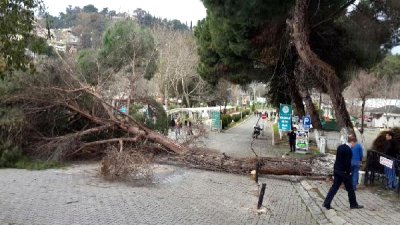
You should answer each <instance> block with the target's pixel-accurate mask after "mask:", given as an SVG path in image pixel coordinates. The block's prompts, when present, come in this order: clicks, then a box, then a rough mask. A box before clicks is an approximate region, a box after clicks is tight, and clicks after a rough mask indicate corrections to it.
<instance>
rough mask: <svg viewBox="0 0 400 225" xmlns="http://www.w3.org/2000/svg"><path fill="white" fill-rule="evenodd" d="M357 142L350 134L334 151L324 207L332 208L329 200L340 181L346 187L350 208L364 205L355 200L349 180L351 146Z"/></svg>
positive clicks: (333, 195)
mask: <svg viewBox="0 0 400 225" xmlns="http://www.w3.org/2000/svg"><path fill="white" fill-rule="evenodd" d="M356 143H357V139H356V137H355V136H354V135H350V136H349V137H348V139H347V143H346V144H342V145H339V147H338V148H337V151H336V161H335V164H334V166H333V184H332V187H331V189H329V192H328V194H327V196H326V198H325V201H324V204H323V205H322V206H323V207H325V208H326V209H332V207H331V202H332V200H333V197H335V195H336V193H337V191H338V190H339V187H340V185H341V184H342V183H344V186H345V187H346V191H347V193H348V196H349V203H350V208H351V209H361V208H364V206H362V205H359V204H358V203H357V200H356V194H355V192H354V189H353V184H352V182H351V180H352V179H351V157H352V152H351V148H352V147H354V146H355V145H356Z"/></svg>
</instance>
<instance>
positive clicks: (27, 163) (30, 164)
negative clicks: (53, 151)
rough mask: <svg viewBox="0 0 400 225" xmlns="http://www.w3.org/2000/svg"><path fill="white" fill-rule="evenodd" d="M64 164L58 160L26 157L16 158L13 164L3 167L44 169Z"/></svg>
mask: <svg viewBox="0 0 400 225" xmlns="http://www.w3.org/2000/svg"><path fill="white" fill-rule="evenodd" d="M65 166H66V165H65V164H63V163H60V162H47V161H33V160H30V159H28V158H22V159H20V160H18V161H17V162H16V163H15V164H14V165H11V166H8V167H3V168H16V169H27V170H46V169H55V168H63V167H65Z"/></svg>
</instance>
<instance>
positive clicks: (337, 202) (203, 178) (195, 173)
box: [0, 118, 400, 225]
mask: <svg viewBox="0 0 400 225" xmlns="http://www.w3.org/2000/svg"><path fill="white" fill-rule="evenodd" d="M254 119H255V118H249V120H248V123H243V126H239V127H236V128H233V129H232V130H228V131H227V132H225V133H222V134H220V135H219V134H213V136H212V137H211V138H210V139H209V142H207V143H208V144H218V145H219V146H220V147H218V148H217V149H218V150H220V151H224V152H227V154H228V155H229V154H230V155H233V156H242V157H247V156H252V153H251V152H250V151H249V149H246V147H247V148H248V144H249V143H250V142H249V140H250V138H249V136H250V135H251V129H250V128H251V127H252V125H251V124H252V123H254ZM246 124H247V125H246ZM249 129H250V132H249ZM240 134H242V136H246V135H247V136H246V137H243V139H240V136H241V135H240ZM218 137H223V138H221V139H219V140H220V141H218ZM248 139H249V140H248ZM268 139H269V138H268V133H266V134H265V139H263V138H262V137H261V138H260V139H258V140H256V141H260V143H258V144H259V146H260V147H262V145H264V144H266V145H267V148H265V149H266V150H268V149H273V148H272V147H271V145H270V141H269V140H268ZM221 140H222V141H221ZM221 143H223V144H221ZM282 151H285V150H283V149H280V150H276V152H275V150H270V151H264V152H262V155H263V156H265V155H272V156H274V155H275V156H279V155H281V154H282ZM97 171H99V164H98V163H92V164H76V165H72V166H70V167H68V168H66V169H50V170H45V171H28V170H18V169H1V170H0V225H6V224H7V225H11V224H19V225H25V224H27V225H28V224H29V225H30V224H38V225H39V224H44V225H46V224H51V225H53V224H55V225H58V224H60V225H63V224H68V225H69V224H151V225H153V224H155V225H156V224H216V225H220V224H221V225H223V224H257V225H262V224H284V225H296V224H299V225H300V224H304V225H309V224H346V225H349V224H371V225H372V224H379V225H383V224H391V225H393V224H400V204H399V202H400V197H399V196H397V195H396V194H394V195H387V196H382V195H380V194H377V193H376V192H375V191H371V190H370V189H367V188H360V189H359V190H358V191H357V198H358V201H359V203H360V204H362V205H364V206H365V208H364V209H359V210H350V208H349V205H348V200H347V193H346V191H345V190H343V189H340V190H339V192H338V193H337V195H336V196H335V198H334V200H333V202H332V207H334V208H335V210H325V209H324V208H322V201H323V199H324V197H325V196H326V193H327V191H328V189H329V188H330V186H331V183H330V182H326V181H315V180H303V181H301V182H298V178H297V177H287V176H286V177H279V176H277V177H268V176H266V177H260V179H259V182H260V183H266V184H267V188H266V192H265V197H264V204H263V207H262V209H261V210H260V211H257V210H256V205H257V201H258V193H259V188H260V187H259V186H258V185H257V184H256V183H255V182H254V181H253V180H251V179H250V177H249V176H241V175H234V174H226V173H217V172H211V171H201V170H194V169H187V168H179V167H173V166H166V165H158V166H156V168H155V171H156V173H155V174H156V176H155V178H154V180H153V182H152V183H149V184H146V185H143V184H142V185H138V184H136V185H134V184H128V183H118V182H114V183H112V182H107V181H104V180H102V179H101V178H100V177H99V176H98V175H97Z"/></svg>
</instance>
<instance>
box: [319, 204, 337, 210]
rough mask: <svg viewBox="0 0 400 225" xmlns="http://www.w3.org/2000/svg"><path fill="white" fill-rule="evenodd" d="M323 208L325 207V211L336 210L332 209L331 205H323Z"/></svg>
mask: <svg viewBox="0 0 400 225" xmlns="http://www.w3.org/2000/svg"><path fill="white" fill-rule="evenodd" d="M322 207H324V208H325V209H327V210H330V209H334V208H332V207H331V206H330V205H325V204H324V205H322Z"/></svg>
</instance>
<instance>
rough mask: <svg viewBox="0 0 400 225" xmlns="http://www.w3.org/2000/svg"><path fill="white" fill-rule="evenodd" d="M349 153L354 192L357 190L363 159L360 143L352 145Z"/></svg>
mask: <svg viewBox="0 0 400 225" xmlns="http://www.w3.org/2000/svg"><path fill="white" fill-rule="evenodd" d="M351 151H352V158H351V173H352V180H353V188H354V190H357V185H358V177H359V172H360V167H361V164H362V159H363V148H362V146H361V144H360V143H357V144H355V145H354V147H353V148H351Z"/></svg>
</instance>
